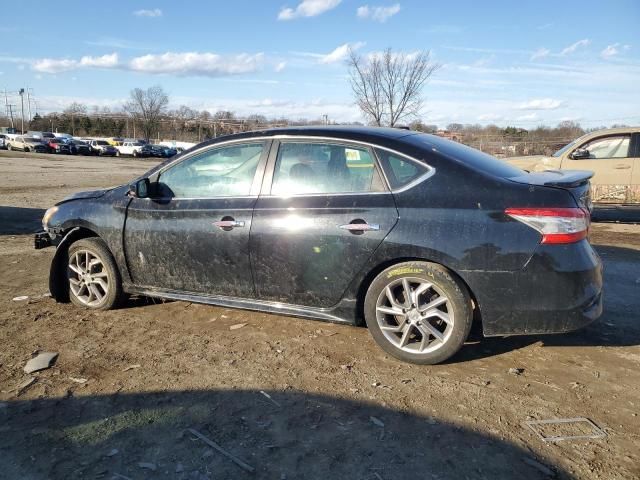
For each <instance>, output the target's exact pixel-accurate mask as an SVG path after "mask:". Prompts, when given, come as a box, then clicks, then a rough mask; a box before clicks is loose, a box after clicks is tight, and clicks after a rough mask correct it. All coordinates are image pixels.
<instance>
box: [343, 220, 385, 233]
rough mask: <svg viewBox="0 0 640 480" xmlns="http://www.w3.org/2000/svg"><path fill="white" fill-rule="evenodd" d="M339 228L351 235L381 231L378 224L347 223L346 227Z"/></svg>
mask: <svg viewBox="0 0 640 480" xmlns="http://www.w3.org/2000/svg"><path fill="white" fill-rule="evenodd" d="M338 228H341V229H342V230H348V231H350V232H351V233H363V232H371V231H378V230H380V225H378V224H377V223H353V222H351V223H347V224H345V225H340V226H339V227H338Z"/></svg>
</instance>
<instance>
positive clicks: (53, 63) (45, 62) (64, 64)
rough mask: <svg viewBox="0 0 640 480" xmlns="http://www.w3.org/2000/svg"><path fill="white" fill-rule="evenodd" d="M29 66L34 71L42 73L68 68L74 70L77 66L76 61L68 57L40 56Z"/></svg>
mask: <svg viewBox="0 0 640 480" xmlns="http://www.w3.org/2000/svg"><path fill="white" fill-rule="evenodd" d="M31 68H32V69H33V70H35V71H36V72H44V73H59V72H66V71H68V70H75V69H76V68H78V61H77V60H71V59H68V58H61V59H55V58H41V59H39V60H36V61H35V62H33V64H32V65H31Z"/></svg>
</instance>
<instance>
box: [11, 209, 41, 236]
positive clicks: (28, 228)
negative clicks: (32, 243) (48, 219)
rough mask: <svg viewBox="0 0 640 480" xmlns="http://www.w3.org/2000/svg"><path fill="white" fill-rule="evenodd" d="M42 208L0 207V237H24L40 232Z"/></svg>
mask: <svg viewBox="0 0 640 480" xmlns="http://www.w3.org/2000/svg"><path fill="white" fill-rule="evenodd" d="M45 211H46V210H44V209H42V208H24V207H11V206H7V205H0V235H24V234H27V233H35V232H37V231H38V230H42V217H43V216H44V212H45Z"/></svg>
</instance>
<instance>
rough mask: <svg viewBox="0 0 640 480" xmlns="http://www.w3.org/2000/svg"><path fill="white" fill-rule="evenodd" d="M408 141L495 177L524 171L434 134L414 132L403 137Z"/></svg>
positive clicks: (517, 174)
mask: <svg viewBox="0 0 640 480" xmlns="http://www.w3.org/2000/svg"><path fill="white" fill-rule="evenodd" d="M403 140H405V141H406V142H408V143H411V144H412V145H414V146H418V147H420V148H425V149H428V150H430V151H432V150H433V149H434V148H435V150H436V152H439V153H441V154H443V155H446V156H448V157H451V158H453V159H454V160H456V161H458V162H460V163H463V164H465V165H469V166H470V167H471V168H473V169H474V170H477V171H479V172H482V173H486V174H489V175H492V176H495V177H501V178H513V177H518V176H521V175H523V174H524V173H525V172H524V170H521V169H519V168H517V167H514V166H513V165H509V164H508V163H507V162H504V161H502V160H499V159H497V158H495V157H492V156H491V155H488V154H486V153H483V152H481V151H480V150H476V149H475V148H471V147H467V146H466V145H462V144H461V143H457V142H453V141H451V140H446V139H444V138H440V137H437V136H435V135H426V134H416V135H410V136H407V137H405V138H403Z"/></svg>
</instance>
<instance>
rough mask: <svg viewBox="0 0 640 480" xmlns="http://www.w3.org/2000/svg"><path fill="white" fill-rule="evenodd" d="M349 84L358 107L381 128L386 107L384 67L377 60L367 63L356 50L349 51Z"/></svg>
mask: <svg viewBox="0 0 640 480" xmlns="http://www.w3.org/2000/svg"><path fill="white" fill-rule="evenodd" d="M347 65H348V66H349V82H350V83H351V91H352V92H353V96H354V97H355V99H356V105H358V108H359V109H360V111H361V112H362V113H363V114H364V116H365V117H366V118H367V119H368V120H369V121H371V123H373V124H374V125H377V126H381V125H382V122H383V119H384V114H385V108H384V107H385V105H384V98H383V93H382V65H381V64H380V62H379V61H378V59H377V58H373V59H371V61H369V62H367V61H365V60H364V59H363V58H362V57H361V56H360V55H358V54H357V53H356V52H355V51H354V50H352V49H350V50H349V58H348V60H347Z"/></svg>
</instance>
